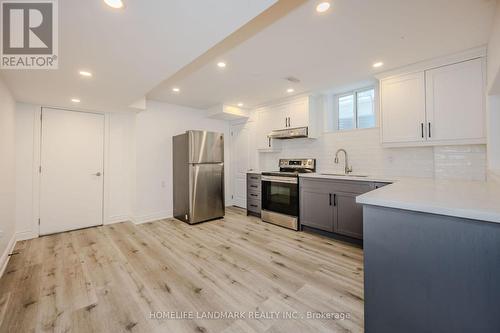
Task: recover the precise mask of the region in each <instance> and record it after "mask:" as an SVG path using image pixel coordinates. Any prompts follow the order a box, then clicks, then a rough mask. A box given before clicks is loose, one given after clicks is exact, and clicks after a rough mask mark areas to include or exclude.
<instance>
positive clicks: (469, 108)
mask: <svg viewBox="0 0 500 333" xmlns="http://www.w3.org/2000/svg"><path fill="white" fill-rule="evenodd" d="M425 83H426V111H427V138H428V140H430V141H436V142H440V141H443V143H444V141H448V140H481V139H483V140H484V138H485V136H486V135H485V128H484V127H485V126H484V124H485V112H484V110H485V106H484V102H485V101H484V99H485V92H484V89H483V87H484V75H483V61H482V59H474V60H470V61H464V62H461V63H458V64H453V65H449V66H443V67H440V68H436V69H432V70H429V71H426V72H425Z"/></svg>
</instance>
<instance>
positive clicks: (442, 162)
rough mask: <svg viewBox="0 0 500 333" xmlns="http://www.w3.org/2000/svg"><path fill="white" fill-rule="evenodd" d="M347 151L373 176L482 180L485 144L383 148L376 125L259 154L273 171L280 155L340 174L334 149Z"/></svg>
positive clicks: (359, 168) (353, 161)
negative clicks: (306, 160) (307, 160)
mask: <svg viewBox="0 0 500 333" xmlns="http://www.w3.org/2000/svg"><path fill="white" fill-rule="evenodd" d="M339 148H344V149H345V150H347V152H348V154H349V164H350V165H352V167H353V172H354V173H358V174H369V175H374V176H389V177H391V176H392V177H419V178H433V177H435V178H445V179H470V180H484V179H485V178H486V147H485V146H484V145H469V146H443V147H411V148H382V146H381V144H380V136H379V130H378V128H374V129H364V130H356V131H346V132H336V133H325V134H324V135H323V136H322V137H320V138H319V139H317V140H311V139H294V140H284V141H283V142H282V151H281V152H279V153H261V154H259V155H260V156H259V159H260V165H259V167H260V168H261V169H262V170H275V169H277V167H278V160H279V159H280V158H316V159H317V169H318V172H328V173H329V172H333V173H338V172H340V173H342V172H343V171H344V169H343V168H344V167H343V166H344V156H343V155H342V156H340V163H339V164H335V163H334V155H335V152H336V151H337V149H339Z"/></svg>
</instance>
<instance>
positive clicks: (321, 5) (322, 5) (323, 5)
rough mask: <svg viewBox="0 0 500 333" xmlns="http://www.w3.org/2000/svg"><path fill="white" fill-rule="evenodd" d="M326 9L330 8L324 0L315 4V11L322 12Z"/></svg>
mask: <svg viewBox="0 0 500 333" xmlns="http://www.w3.org/2000/svg"><path fill="white" fill-rule="evenodd" d="M328 9H330V3H329V2H327V1H324V2H321V3H319V4H318V5H317V6H316V11H317V12H318V13H324V12H326V11H327V10H328Z"/></svg>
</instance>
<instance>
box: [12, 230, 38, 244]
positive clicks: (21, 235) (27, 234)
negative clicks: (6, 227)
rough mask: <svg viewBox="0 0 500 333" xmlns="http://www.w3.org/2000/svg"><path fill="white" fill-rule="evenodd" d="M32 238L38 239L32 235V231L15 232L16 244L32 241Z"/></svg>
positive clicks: (35, 235)
mask: <svg viewBox="0 0 500 333" xmlns="http://www.w3.org/2000/svg"><path fill="white" fill-rule="evenodd" d="M33 238H38V235H37V234H36V233H34V232H33V231H21V232H16V242H20V241H24V240H28V239H33Z"/></svg>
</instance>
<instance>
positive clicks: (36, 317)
mask: <svg viewBox="0 0 500 333" xmlns="http://www.w3.org/2000/svg"><path fill="white" fill-rule="evenodd" d="M15 252H18V254H15V255H13V256H12V257H11V259H10V262H9V264H8V266H7V269H6V271H5V273H4V275H3V277H2V278H1V279H0V332H33V331H36V332H45V331H48V332H52V331H54V332H175V333H177V332H228V333H229V332H231V333H232V332H287V333H289V332H348V331H352V332H360V331H363V266H362V262H363V253H362V250H361V249H359V248H357V247H354V246H351V245H348V244H346V243H342V242H338V241H334V240H331V239H328V238H324V237H321V236H316V235H312V234H308V233H304V232H295V231H291V230H287V229H283V228H281V227H277V226H274V225H271V224H267V223H264V222H261V221H260V220H259V219H257V218H255V217H247V216H246V215H245V211H244V210H242V209H237V208H231V209H228V210H227V211H226V217H225V219H224V220H218V221H212V222H206V223H202V224H198V225H194V226H191V225H188V224H185V223H183V222H180V221H177V220H174V219H166V220H161V221H156V222H151V223H145V224H142V225H134V224H132V223H118V224H113V225H108V226H101V227H95V228H89V229H83V230H76V231H71V232H66V233H61V234H56V235H51V236H45V237H40V238H37V239H33V240H28V241H23V242H19V243H17V245H16V249H15ZM181 311H186V312H187V313H185V314H184V316H188V317H189V316H191V317H194V318H193V319H179V317H182V316H183V314H182V313H181ZM203 311H207V312H203ZM171 312H174V313H171ZM236 312H238V313H236ZM275 312H280V313H279V314H276V313H275ZM308 312H316V313H317V314H316V315H322V316H323V317H327V316H334V315H335V313H347V316H348V318H346V319H343V320H341V319H328V318H316V319H309V318H308ZM206 315H212V316H224V315H225V316H226V317H229V318H223V319H206V318H204V316H206ZM339 315H342V314H339ZM154 316H157V318H154ZM168 316H170V317H176V318H170V319H168V318H167V317H168ZM237 316H240V317H241V318H240V319H238V318H233V317H237ZM250 316H253V318H250ZM262 316H267V318H255V317H262ZM273 316H278V318H275V317H273ZM283 316H292V317H294V318H291V319H283ZM302 316H304V318H302ZM151 317H153V318H151ZM158 318H160V319H158Z"/></svg>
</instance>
